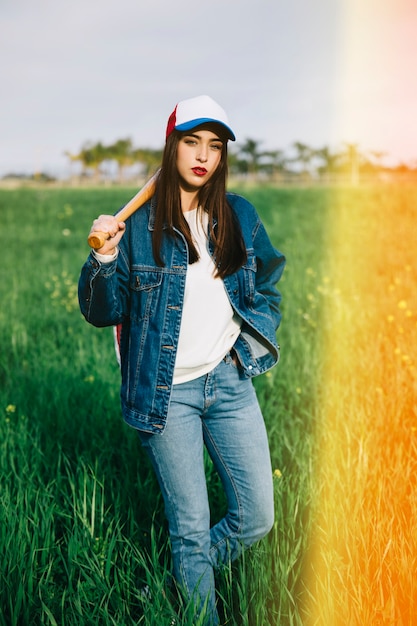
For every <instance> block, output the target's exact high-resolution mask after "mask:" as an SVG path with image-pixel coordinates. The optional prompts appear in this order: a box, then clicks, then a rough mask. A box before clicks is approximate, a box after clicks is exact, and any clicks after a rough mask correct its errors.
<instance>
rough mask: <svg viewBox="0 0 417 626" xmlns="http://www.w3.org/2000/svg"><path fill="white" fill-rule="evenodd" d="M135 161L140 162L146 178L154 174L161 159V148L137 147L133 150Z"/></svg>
mask: <svg viewBox="0 0 417 626" xmlns="http://www.w3.org/2000/svg"><path fill="white" fill-rule="evenodd" d="M133 158H134V161H135V163H140V165H141V166H142V169H143V174H144V176H145V177H146V178H148V177H149V176H150V175H152V174H154V173H155V172H156V170H157V169H158V167H159V166H160V165H161V161H162V149H161V150H155V149H153V148H137V149H136V150H134V151H133Z"/></svg>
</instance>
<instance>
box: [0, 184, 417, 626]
mask: <svg viewBox="0 0 417 626" xmlns="http://www.w3.org/2000/svg"><path fill="white" fill-rule="evenodd" d="M135 191H136V190H133V189H116V188H108V189H98V190H97V189H96V190H87V189H20V190H14V191H6V190H0V223H1V232H2V233H3V235H4V247H5V251H3V254H2V274H1V276H2V280H1V283H0V295H1V303H2V304H1V307H0V341H1V350H0V420H1V421H0V481H1V482H0V626H17V625H19V626H20V625H22V626H23V625H25V626H26V625H44V624H46V625H56V624H58V625H63V626H84V625H91V626H93V625H103V626H106V625H117V626H129V625H133V624H146V625H153V626H165V624H169V623H170V620H171V618H172V616H173V615H174V610H175V609H174V606H172V605H171V603H170V600H169V597H168V598H167V597H166V595H165V593H164V589H165V588H166V580H167V577H168V574H169V547H168V543H167V533H166V526H165V520H164V515H163V506H162V501H161V497H160V495H159V490H158V488H157V485H156V482H155V479H154V477H153V474H152V471H151V469H150V465H149V463H148V461H147V459H146V457H145V455H144V453H143V452H142V450H141V448H140V445H139V443H138V440H137V436H136V434H135V432H134V431H133V430H132V429H130V428H129V427H128V426H126V425H125V424H124V423H123V422H122V419H121V417H120V409H119V399H118V394H119V372H118V367H117V363H116V360H115V356H114V351H113V340H112V335H111V331H110V330H109V329H101V330H98V329H94V328H93V327H91V326H89V325H88V324H87V323H86V322H85V321H84V320H83V319H82V317H81V314H80V313H79V310H78V303H77V295H76V289H77V281H78V275H79V271H80V267H81V265H82V263H83V262H84V260H85V258H86V256H87V254H88V247H87V244H86V236H87V233H88V230H89V227H90V224H91V221H92V219H93V218H94V217H96V215H97V214H98V213H105V212H114V211H115V210H117V209H118V208H119V207H120V206H121V205H122V204H124V203H125V202H126V201H127V200H128V199H129V198H130V197H131V196H132V195H133V193H134V192H135ZM244 194H245V195H246V196H247V197H248V198H249V199H250V200H252V201H253V202H254V204H255V205H256V206H257V208H258V210H259V213H260V214H261V216H262V218H263V220H264V223H265V225H266V227H267V229H268V231H269V233H270V235H271V238H272V240H273V242H274V244H275V245H276V246H277V247H278V248H279V249H280V250H282V251H283V252H284V253H285V254H286V256H287V259H288V265H287V269H286V271H285V274H284V278H283V280H282V282H281V283H280V290H281V292H282V294H283V306H282V310H283V323H282V327H281V329H280V331H279V340H280V344H281V347H282V360H281V362H280V364H279V365H278V367H277V368H275V369H274V370H273V371H272V372H270V373H268V374H266V375H264V376H263V377H260V378H258V379H256V381H255V384H256V388H257V391H258V396H259V399H260V402H261V405H262V408H263V411H264V416H265V420H266V423H267V427H268V432H269V437H270V446H271V453H272V460H273V468H274V485H275V494H276V521H275V525H274V528H273V530H272V531H271V533H270V535H269V536H268V538H267V539H265V540H264V541H263V542H261V543H260V544H259V545H258V546H256V547H255V548H254V549H252V550H250V551H248V552H247V553H246V554H245V556H244V558H242V559H241V560H240V561H239V562H238V563H236V564H235V565H234V566H233V567H232V568H231V569H230V570H229V569H228V570H225V571H222V572H220V573H219V581H218V589H219V595H220V597H221V601H220V602H221V607H222V609H221V610H222V613H223V614H224V623H225V624H228V625H230V626H234V625H239V626H293V625H298V626H300V625H308V626H313V625H320V626H321V625H323V626H333V625H337V626H339V625H340V626H352V625H358V626H373V625H378V626H379V625H385V624H386V625H389V626H394V625H395V626H406V625H412V624H415V623H416V622H415V621H413V620H415V619H416V618H415V615H417V580H416V571H417V531H416V524H415V520H416V515H417V490H416V477H417V471H416V470H417V399H416V391H417V370H416V346H417V337H416V335H417V291H416V284H417V265H416V263H415V234H414V233H415V225H416V223H417V202H416V201H417V189H415V188H395V187H389V186H386V187H380V188H377V187H374V188H359V189H339V190H335V189H333V190H332V189H271V188H262V187H259V188H248V189H247V190H245V191H244ZM207 473H208V477H209V488H210V493H211V497H212V503H213V515H214V516H216V515H219V514H221V511H222V510H223V506H224V503H223V499H222V497H221V493H220V489H219V484H218V481H217V478H216V476H215V475H214V474H213V472H212V469H211V466H210V463H209V462H207ZM145 584H148V585H149V586H150V587H151V589H152V593H153V599H152V602H151V603H149V602H146V601H145V602H144V600H143V598H142V597H141V594H140V590H141V588H142V587H143V586H144V585H145ZM189 609H190V607H188V610H187V607H184V611H183V612H184V618H183V621H182V622H181V623H182V624H190V625H191V624H192V623H194V622H193V617H192V614H191V611H190V610H189ZM197 623H198V622H197Z"/></svg>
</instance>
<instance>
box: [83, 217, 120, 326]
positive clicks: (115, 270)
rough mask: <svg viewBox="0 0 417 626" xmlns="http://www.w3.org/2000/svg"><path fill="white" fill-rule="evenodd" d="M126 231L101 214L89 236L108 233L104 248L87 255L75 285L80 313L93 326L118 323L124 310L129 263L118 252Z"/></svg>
mask: <svg viewBox="0 0 417 626" xmlns="http://www.w3.org/2000/svg"><path fill="white" fill-rule="evenodd" d="M125 230H126V226H125V224H124V222H118V221H117V219H116V218H114V217H113V216H112V215H101V216H100V217H99V218H97V219H96V220H94V222H93V225H92V227H91V231H90V233H91V232H97V231H100V232H105V233H109V239H107V240H106V241H105V243H104V245H103V246H102V247H101V248H100V249H99V250H97V251H92V252H91V253H90V255H89V257H88V259H87V261H86V262H85V263H84V265H83V267H82V270H81V275H80V279H79V282H78V300H79V304H80V309H81V312H82V314H83V315H84V317H85V318H86V320H87V321H88V322H90V323H91V324H93V325H94V326H99V327H101V326H114V325H116V324H119V323H121V322H122V321H123V318H124V316H125V314H126V311H127V307H128V293H129V290H128V280H129V276H128V274H129V271H128V263H127V261H126V258H125V255H123V254H121V253H120V252H119V249H118V244H119V242H120V240H121V238H122V237H123V235H124V233H125ZM103 255H104V257H103ZM106 257H107V258H106Z"/></svg>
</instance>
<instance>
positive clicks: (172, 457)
mask: <svg viewBox="0 0 417 626" xmlns="http://www.w3.org/2000/svg"><path fill="white" fill-rule="evenodd" d="M228 140H231V141H234V140H235V136H234V134H233V131H232V130H231V128H230V125H229V121H228V118H227V116H226V113H225V111H224V110H223V109H222V108H221V107H220V106H219V105H218V104H217V103H216V102H215V101H214V100H212V99H211V98H209V97H208V96H198V97H196V98H191V99H189V100H183V101H182V102H179V103H178V104H177V106H176V107H175V109H174V111H173V113H172V114H171V116H170V118H169V120H168V125H167V131H166V145H165V150H164V154H163V160H162V167H161V171H160V174H159V176H158V180H157V187H156V192H155V195H154V196H153V198H152V199H151V201H149V202H148V203H147V204H145V206H144V207H142V208H141V209H140V210H138V211H137V212H136V213H134V215H133V216H132V217H130V218H129V219H128V220H127V221H126V223H121V222H118V221H117V219H116V218H115V217H113V216H111V215H101V216H100V217H99V218H98V219H97V220H95V221H94V223H93V226H92V231H103V232H106V233H109V239H108V240H107V241H106V243H105V244H104V245H103V247H102V248H100V249H99V250H97V251H93V252H92V253H91V254H90V256H89V258H88V260H87V262H86V263H85V265H84V267H83V269H82V272H81V277H80V283H79V299H80V306H81V310H82V313H83V314H84V316H85V317H86V319H87V320H88V321H89V322H90V323H92V324H94V325H95V326H113V325H119V324H121V335H120V353H121V373H122V386H121V402H122V412H123V416H124V419H125V420H126V422H127V423H128V424H130V425H131V426H133V427H134V428H136V429H137V430H138V433H139V436H140V440H141V442H142V445H143V446H144V448H145V449H146V451H147V453H148V454H149V457H150V459H151V461H152V464H153V467H154V469H155V472H156V475H157V478H158V481H159V485H160V488H161V491H162V494H163V497H164V503H165V510H166V516H167V520H168V526H169V533H170V540H171V546H172V559H173V574H174V577H175V579H176V581H177V583H178V586H179V588H180V589H181V591H182V592H184V593H185V594H186V597H188V598H190V599H192V600H193V601H194V602H195V604H196V607H197V612H199V613H200V614H201V613H202V612H203V613H204V615H206V622H205V623H206V624H210V625H211V624H217V623H218V616H217V611H216V602H215V600H216V599H215V588H214V569H215V568H216V567H218V566H219V565H221V564H224V563H228V562H229V561H230V560H233V559H235V558H236V557H237V556H238V555H239V553H240V551H241V550H242V549H243V548H245V547H247V546H250V545H252V544H253V543H254V542H256V541H257V540H259V539H261V538H262V537H264V536H265V535H266V534H267V533H268V531H269V530H270V528H271V526H272V524H273V520H274V510H273V489H272V471H271V463H270V456H269V450H268V441H267V435H266V431H265V425H264V421H263V417H262V415H261V411H260V409H259V405H258V402H257V398H256V395H255V392H254V388H253V385H252V380H251V379H252V377H253V376H256V375H258V374H261V373H262V372H265V371H266V370H268V369H270V368H271V367H273V366H274V365H275V364H276V363H277V362H278V359H279V347H278V344H277V341H276V329H277V327H278V325H279V323H280V319H281V315H280V311H279V302H280V294H279V292H278V291H277V290H276V287H275V285H276V283H277V282H278V280H279V278H280V277H281V274H282V272H283V269H284V264H285V259H284V256H283V255H282V254H281V253H280V252H278V251H277V250H276V249H274V247H273V246H272V245H271V242H270V240H269V238H268V236H267V234H266V231H265V229H264V227H263V225H262V223H261V221H260V219H259V217H258V215H257V213H256V211H255V209H254V207H253V206H252V205H251V204H250V203H249V202H248V201H246V200H245V199H244V198H242V197H241V196H238V195H235V194H231V193H227V192H226V178H227V142H228ZM204 447H205V448H206V449H207V451H208V453H209V455H210V457H211V459H212V461H213V463H214V466H215V468H216V470H217V472H218V473H219V475H220V478H221V481H222V485H223V487H224V490H225V494H226V498H227V504H228V511H227V513H226V515H225V517H224V518H223V519H221V520H220V521H218V522H217V523H215V524H214V525H213V526H212V527H210V509H209V502H208V496H207V485H206V477H205V472H204V456H203V453H204Z"/></svg>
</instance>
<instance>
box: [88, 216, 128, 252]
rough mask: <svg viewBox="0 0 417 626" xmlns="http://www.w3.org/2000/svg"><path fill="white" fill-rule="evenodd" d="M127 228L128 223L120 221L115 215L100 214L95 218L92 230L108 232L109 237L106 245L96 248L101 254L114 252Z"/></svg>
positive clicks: (92, 231) (94, 231)
mask: <svg viewBox="0 0 417 626" xmlns="http://www.w3.org/2000/svg"><path fill="white" fill-rule="evenodd" d="M125 230H126V224H125V223H124V222H119V221H118V220H117V218H116V217H114V216H113V215H100V216H99V217H98V218H97V219H96V220H94V222H93V225H92V227H91V230H90V235H91V234H92V233H96V232H101V233H108V234H109V238H108V239H107V240H106V241H105V243H104V245H103V246H102V247H101V248H99V249H98V250H96V252H98V253H99V254H114V253H115V251H116V246H117V245H118V244H119V242H120V240H121V238H122V237H123V235H124V233H125Z"/></svg>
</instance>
